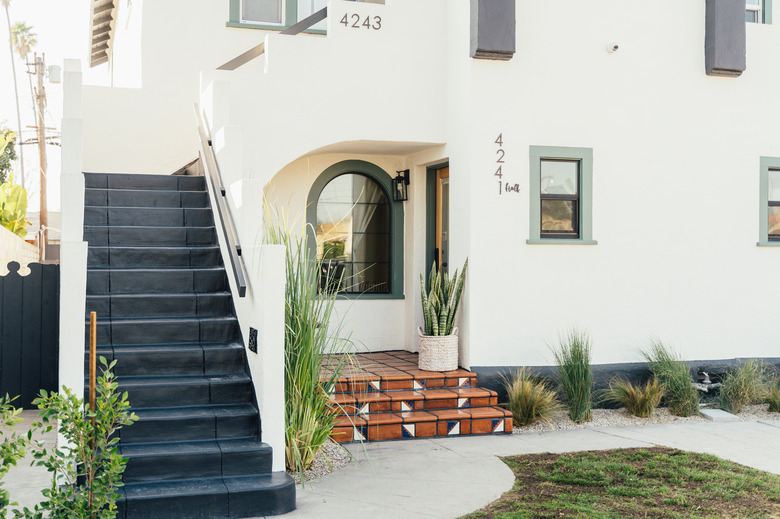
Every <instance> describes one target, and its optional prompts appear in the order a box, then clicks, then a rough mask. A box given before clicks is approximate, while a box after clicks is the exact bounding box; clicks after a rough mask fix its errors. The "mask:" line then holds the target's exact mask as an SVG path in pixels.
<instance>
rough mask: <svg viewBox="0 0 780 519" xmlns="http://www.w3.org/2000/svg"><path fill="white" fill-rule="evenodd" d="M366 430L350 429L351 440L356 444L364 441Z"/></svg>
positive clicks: (363, 428)
mask: <svg viewBox="0 0 780 519" xmlns="http://www.w3.org/2000/svg"><path fill="white" fill-rule="evenodd" d="M366 435H367V430H366V428H365V427H353V428H352V440H353V441H356V442H364V441H366Z"/></svg>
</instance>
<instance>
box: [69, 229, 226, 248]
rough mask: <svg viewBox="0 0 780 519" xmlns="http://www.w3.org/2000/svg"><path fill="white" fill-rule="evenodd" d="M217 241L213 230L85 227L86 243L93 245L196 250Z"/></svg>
mask: <svg viewBox="0 0 780 519" xmlns="http://www.w3.org/2000/svg"><path fill="white" fill-rule="evenodd" d="M216 240H217V236H216V234H215V232H214V228H213V227H84V241H87V242H89V244H90V245H93V246H109V245H111V246H121V247H146V246H149V247H154V246H167V247H172V246H173V247H196V246H200V245H215V244H216V243H217V241H216Z"/></svg>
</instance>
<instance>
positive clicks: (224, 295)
mask: <svg viewBox="0 0 780 519" xmlns="http://www.w3.org/2000/svg"><path fill="white" fill-rule="evenodd" d="M90 311H95V312H97V314H98V315H97V318H98V321H101V320H107V319H110V318H112V317H113V318H142V317H155V318H157V317H186V316H191V317H194V316H198V317H218V316H227V315H231V314H232V313H233V304H232V299H231V295H230V292H225V291H220V292H210V293H201V294H171V293H167V294H116V295H112V294H101V295H88V296H87V315H89V312H90Z"/></svg>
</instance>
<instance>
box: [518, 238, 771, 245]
mask: <svg viewBox="0 0 780 519" xmlns="http://www.w3.org/2000/svg"><path fill="white" fill-rule="evenodd" d="M525 243H526V244H528V245H598V243H599V242H597V241H596V240H566V239H561V238H548V239H542V238H534V239H529V240H525ZM779 245H780V244H779Z"/></svg>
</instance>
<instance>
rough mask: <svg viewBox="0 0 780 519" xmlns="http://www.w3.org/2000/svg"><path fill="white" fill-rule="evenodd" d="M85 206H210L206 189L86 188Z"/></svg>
mask: <svg viewBox="0 0 780 519" xmlns="http://www.w3.org/2000/svg"><path fill="white" fill-rule="evenodd" d="M84 205H85V206H100V207H188V208H190V207H208V206H209V198H208V193H207V192H206V191H205V190H196V191H178V190H163V189H104V188H86V189H85V190H84Z"/></svg>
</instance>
